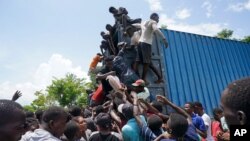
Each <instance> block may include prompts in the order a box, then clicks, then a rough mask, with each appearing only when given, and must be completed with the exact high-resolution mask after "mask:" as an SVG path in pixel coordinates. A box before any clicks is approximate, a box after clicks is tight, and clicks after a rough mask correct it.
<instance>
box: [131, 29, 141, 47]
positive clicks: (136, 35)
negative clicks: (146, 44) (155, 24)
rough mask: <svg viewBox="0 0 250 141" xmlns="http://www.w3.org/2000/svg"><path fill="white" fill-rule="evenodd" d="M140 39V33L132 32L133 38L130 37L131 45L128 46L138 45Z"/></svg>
mask: <svg viewBox="0 0 250 141" xmlns="http://www.w3.org/2000/svg"><path fill="white" fill-rule="evenodd" d="M140 37H141V33H140V31H136V32H134V34H133V36H132V37H131V43H130V45H131V46H132V45H138V43H139V39H140Z"/></svg>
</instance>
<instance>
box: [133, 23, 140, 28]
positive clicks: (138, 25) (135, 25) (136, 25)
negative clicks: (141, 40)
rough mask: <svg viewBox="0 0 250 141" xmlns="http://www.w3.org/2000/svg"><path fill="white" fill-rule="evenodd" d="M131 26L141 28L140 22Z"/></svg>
mask: <svg viewBox="0 0 250 141" xmlns="http://www.w3.org/2000/svg"><path fill="white" fill-rule="evenodd" d="M132 26H134V27H136V28H141V24H138V23H137V24H132Z"/></svg>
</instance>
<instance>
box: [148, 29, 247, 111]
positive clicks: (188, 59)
mask: <svg viewBox="0 0 250 141" xmlns="http://www.w3.org/2000/svg"><path fill="white" fill-rule="evenodd" d="M162 32H163V33H164V35H165V36H166V38H167V41H168V43H169V48H165V47H164V46H163V45H162V44H160V41H159V39H156V42H157V43H156V44H154V46H153V48H154V50H155V49H158V50H160V59H158V60H161V61H160V62H161V63H160V64H162V72H163V74H164V76H165V81H166V82H165V83H164V85H165V87H164V88H165V89H166V90H165V92H164V93H165V96H166V97H168V98H169V99H170V100H171V101H172V102H174V103H175V104H177V105H179V106H183V105H184V104H185V103H186V102H188V101H191V102H194V101H199V102H201V103H202V104H203V106H204V108H205V111H206V112H207V113H208V114H209V115H212V110H213V108H215V107H219V106H220V97H221V93H222V91H223V90H224V89H225V87H226V86H227V85H228V84H229V83H230V82H232V81H234V80H237V79H240V78H243V77H247V76H250V44H249V43H244V42H240V41H235V40H226V39H220V38H216V37H209V36H202V35H197V34H191V33H185V32H179V31H173V30H167V29H163V30H162ZM156 38H157V37H156ZM159 46H160V47H159ZM153 52H155V51H153ZM156 58H157V57H156ZM153 59H155V58H154V57H153ZM157 64H158V65H159V62H158V63H157ZM149 87H150V86H149ZM152 93H154V92H152Z"/></svg>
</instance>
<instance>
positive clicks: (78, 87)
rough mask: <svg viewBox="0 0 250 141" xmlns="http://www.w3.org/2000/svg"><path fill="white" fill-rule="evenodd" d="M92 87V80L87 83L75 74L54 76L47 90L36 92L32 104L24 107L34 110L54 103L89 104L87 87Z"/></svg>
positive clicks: (62, 104)
mask: <svg viewBox="0 0 250 141" xmlns="http://www.w3.org/2000/svg"><path fill="white" fill-rule="evenodd" d="M92 87H93V84H92V82H88V83H86V82H85V80H84V79H83V78H77V77H76V76H75V75H74V74H66V76H65V77H64V78H61V79H57V78H54V79H53V80H52V84H50V85H49V86H47V89H46V90H45V91H43V90H40V91H36V92H35V94H34V95H35V96H36V99H35V100H33V101H32V103H31V104H30V105H26V106H24V109H25V110H27V111H31V112H34V111H36V110H38V109H40V110H44V109H46V108H48V107H50V106H53V105H59V106H63V107H65V106H71V105H78V106H81V107H82V106H85V105H86V104H87V93H86V89H91V88H92Z"/></svg>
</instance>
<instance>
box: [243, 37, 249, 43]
mask: <svg viewBox="0 0 250 141" xmlns="http://www.w3.org/2000/svg"><path fill="white" fill-rule="evenodd" d="M241 41H242V42H246V43H250V36H245V37H244V38H243V39H242V40H241Z"/></svg>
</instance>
